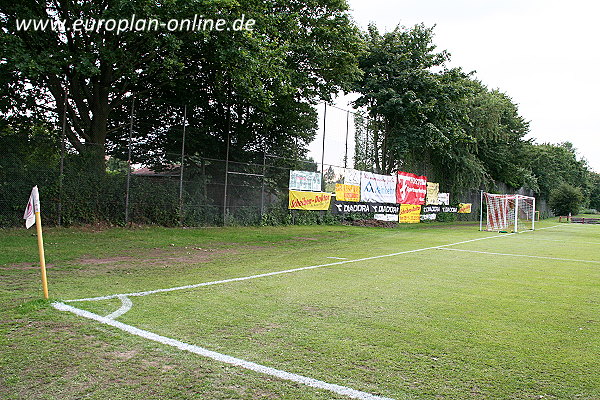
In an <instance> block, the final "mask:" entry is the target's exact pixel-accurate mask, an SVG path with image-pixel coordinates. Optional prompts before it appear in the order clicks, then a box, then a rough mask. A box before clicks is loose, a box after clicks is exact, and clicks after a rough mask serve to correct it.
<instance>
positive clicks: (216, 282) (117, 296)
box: [64, 225, 558, 303]
mask: <svg viewBox="0 0 600 400" xmlns="http://www.w3.org/2000/svg"><path fill="white" fill-rule="evenodd" d="M556 226H558V225H556ZM554 227H555V226H550V227H547V228H541V229H548V228H554ZM526 232H528V231H524V232H513V233H505V234H500V235H494V236H486V237H482V238H476V239H469V240H463V241H460V242H456V243H449V244H442V245H439V246H431V247H423V248H420V249H413V250H406V251H400V252H397V253H390V254H383V255H379V256H372V257H363V258H356V259H353V260H343V261H336V262H331V263H327V264H319V265H311V266H309V267H300V268H292V269H286V270H282V271H275V272H267V273H264V274H257V275H250V276H244V277H240V278H230V279H222V280H218V281H212V282H202V283H196V284H193V285H185V286H177V287H172V288H166V289H155V290H147V291H144V292H133V293H120V294H111V295H107V296H98V297H86V298H82V299H73V300H64V302H65V303H71V302H79V301H99V300H110V299H115V298H119V297H120V296H125V297H139V296H148V295H151V294H156V293H166V292H173V291H176V290H187V289H195V288H199V287H203V286H212V285H219V284H223V283H230V282H240V281H246V280H249V279H257V278H264V277H267V276H275V275H281V274H289V273H291V272H298V271H306V270H310V269H316V268H323V267H332V266H334V265H342V264H349V263H356V262H361V261H369V260H377V259H379V258H385V257H395V256H399V255H402V254H410V253H418V252H421V251H426V250H435V249H440V248H444V247H450V246H456V245H459V244H465V243H472V242H477V241H480V240H486V239H494V238H502V237H509V236H512V235H517V234H522V233H526Z"/></svg>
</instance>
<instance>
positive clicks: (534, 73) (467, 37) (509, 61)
mask: <svg viewBox="0 0 600 400" xmlns="http://www.w3.org/2000/svg"><path fill="white" fill-rule="evenodd" d="M348 2H349V5H350V8H351V9H352V11H351V13H352V15H353V16H354V19H355V21H356V23H357V24H358V25H359V26H360V27H361V28H362V29H365V28H366V26H367V25H368V24H369V23H374V24H376V25H377V27H378V28H379V29H380V32H382V33H383V32H386V31H391V30H393V29H394V27H396V26H397V25H398V24H401V25H404V26H407V27H410V26H413V25H415V24H417V23H421V22H423V23H425V25H427V26H433V25H436V28H435V30H434V33H435V38H434V42H435V44H436V45H437V46H438V50H448V51H449V52H450V54H451V55H452V59H451V62H450V64H449V66H451V67H462V68H463V69H464V70H465V71H476V74H475V77H476V78H477V79H479V80H481V81H482V82H483V83H484V84H485V85H487V86H488V87H489V88H490V89H495V88H497V89H499V90H501V91H503V92H505V93H507V94H508V95H509V96H510V97H511V98H512V99H513V101H514V102H516V103H517V104H518V105H519V110H520V113H521V115H522V116H523V117H524V118H525V119H526V120H528V121H530V123H531V125H530V127H531V134H530V137H533V138H535V140H536V142H537V143H544V142H550V143H559V142H563V141H570V142H572V143H573V144H574V145H575V147H576V148H577V149H578V151H579V156H580V157H583V158H585V159H586V160H587V161H588V163H589V165H590V166H591V168H592V169H594V170H595V171H596V172H600V109H599V108H600V101H598V96H599V95H600V51H599V49H600V24H599V23H598V21H597V20H598V18H599V17H600V2H596V1H589V0H586V1H584V0H573V1H569V2H565V1H560V2H559V1H554V0H549V1H548V0H546V1H541V0H520V1H518V0H503V1H496V0H493V1H485V0H459V1H454V0H348ZM347 102H348V100H347V99H339V100H338V102H337V104H338V105H339V106H341V107H345V108H349V107H348V106H347ZM321 108H322V107H321ZM327 112H328V118H327V136H329V135H330V133H331V136H332V137H331V138H327V143H326V145H327V149H328V150H327V151H326V153H325V158H326V160H325V162H326V163H328V162H330V163H332V164H340V163H341V161H340V160H341V159H340V157H339V156H335V157H334V155H333V151H332V154H331V155H330V154H329V152H330V149H331V150H333V148H334V147H337V148H338V149H339V148H340V147H344V137H345V115H344V113H343V112H341V111H339V110H334V109H331V108H330V109H329V110H328V111H327ZM321 115H322V113H321ZM330 119H331V121H330ZM340 124H341V125H340ZM320 132H322V121H321V129H320ZM352 132H353V131H352ZM352 132H351V134H352ZM334 136H337V138H334ZM321 139H322V136H321V137H318V138H317V140H316V143H315V144H313V146H311V155H312V156H313V157H314V158H315V159H316V160H317V161H319V162H320V158H321V144H320V140H321ZM351 147H352V146H351ZM342 150H343V149H342ZM342 156H343V155H342ZM328 160H329V161H328Z"/></svg>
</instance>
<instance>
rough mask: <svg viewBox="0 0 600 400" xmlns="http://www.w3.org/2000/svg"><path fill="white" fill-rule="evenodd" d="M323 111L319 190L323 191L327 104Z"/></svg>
mask: <svg viewBox="0 0 600 400" xmlns="http://www.w3.org/2000/svg"><path fill="white" fill-rule="evenodd" d="M324 104H325V109H324V111H323V151H322V152H321V190H323V178H324V174H325V132H326V127H327V102H325V103H324Z"/></svg>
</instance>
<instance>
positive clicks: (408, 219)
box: [398, 204, 421, 224]
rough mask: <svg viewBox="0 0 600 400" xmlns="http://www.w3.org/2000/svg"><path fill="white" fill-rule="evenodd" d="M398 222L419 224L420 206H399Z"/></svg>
mask: <svg viewBox="0 0 600 400" xmlns="http://www.w3.org/2000/svg"><path fill="white" fill-rule="evenodd" d="M398 221H399V222H400V223H401V224H418V223H419V222H421V206H417V205H414V204H400V216H399V219H398Z"/></svg>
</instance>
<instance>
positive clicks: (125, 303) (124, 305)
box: [105, 296, 133, 319]
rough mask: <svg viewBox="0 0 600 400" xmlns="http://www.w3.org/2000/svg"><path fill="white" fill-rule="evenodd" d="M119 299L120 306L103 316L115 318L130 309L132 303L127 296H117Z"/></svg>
mask: <svg viewBox="0 0 600 400" xmlns="http://www.w3.org/2000/svg"><path fill="white" fill-rule="evenodd" d="M119 299H120V300H121V308H119V309H118V310H117V311H115V312H112V313H110V314H108V315H107V316H106V317H105V318H108V319H116V318H119V317H120V316H121V315H123V314H125V313H126V312H127V311H129V310H131V307H133V303H132V302H131V300H130V299H129V297H127V296H119Z"/></svg>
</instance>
